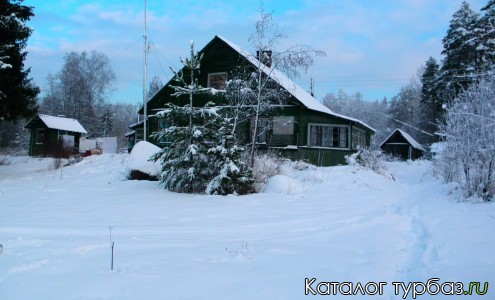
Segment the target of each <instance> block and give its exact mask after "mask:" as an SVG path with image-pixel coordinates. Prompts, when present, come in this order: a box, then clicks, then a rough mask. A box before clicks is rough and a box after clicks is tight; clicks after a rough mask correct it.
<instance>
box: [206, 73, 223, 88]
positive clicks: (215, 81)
mask: <svg viewBox="0 0 495 300" xmlns="http://www.w3.org/2000/svg"><path fill="white" fill-rule="evenodd" d="M226 82H227V73H211V74H208V87H211V88H214V89H217V90H224V89H225V83H226Z"/></svg>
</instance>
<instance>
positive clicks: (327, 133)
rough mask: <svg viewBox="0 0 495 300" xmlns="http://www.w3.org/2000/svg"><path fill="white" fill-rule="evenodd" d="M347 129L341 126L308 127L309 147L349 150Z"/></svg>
mask: <svg viewBox="0 0 495 300" xmlns="http://www.w3.org/2000/svg"><path fill="white" fill-rule="evenodd" d="M348 141H349V127H347V126H341V125H316V124H315V125H311V124H310V125H309V146H313V147H328V148H349V142H348Z"/></svg>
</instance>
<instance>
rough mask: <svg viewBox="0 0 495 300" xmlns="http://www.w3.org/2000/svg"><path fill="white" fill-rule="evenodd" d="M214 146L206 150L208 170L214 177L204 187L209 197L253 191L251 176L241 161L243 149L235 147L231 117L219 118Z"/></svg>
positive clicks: (235, 141) (249, 170)
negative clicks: (219, 125) (213, 171)
mask: <svg viewBox="0 0 495 300" xmlns="http://www.w3.org/2000/svg"><path fill="white" fill-rule="evenodd" d="M220 124H221V127H220V128H219V129H218V130H217V131H216V134H215V137H216V139H215V140H216V146H214V147H211V148H210V149H208V155H209V157H210V161H211V162H210V168H212V169H214V170H215V172H216V173H217V174H218V175H216V176H215V177H214V178H213V179H212V180H211V181H210V182H209V183H208V186H207V187H206V193H207V194H210V195H228V194H247V193H250V192H252V189H253V174H252V171H251V169H250V168H248V166H247V164H246V163H245V162H244V161H243V160H242V157H241V155H242V153H243V152H244V150H245V149H244V148H243V147H240V146H238V145H237V140H236V138H235V134H234V133H235V130H234V128H233V127H234V121H233V118H232V117H221V123H220Z"/></svg>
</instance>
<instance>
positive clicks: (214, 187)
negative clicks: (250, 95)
mask: <svg viewBox="0 0 495 300" xmlns="http://www.w3.org/2000/svg"><path fill="white" fill-rule="evenodd" d="M190 54H191V56H190V58H189V59H181V62H182V64H183V65H184V68H185V69H186V70H188V71H189V74H188V76H189V78H184V74H183V73H182V72H175V71H174V73H175V74H176V76H175V79H176V81H177V82H179V83H180V85H178V86H172V87H173V88H174V89H175V93H174V94H173V95H174V96H176V97H181V96H188V98H189V104H187V105H184V106H182V107H180V106H177V105H174V104H169V108H168V109H166V110H164V111H163V112H161V113H159V114H157V117H160V118H166V119H169V120H173V122H174V126H171V127H169V128H166V129H164V130H162V131H160V132H158V133H157V134H156V135H154V136H152V138H155V139H164V140H166V141H169V142H170V143H171V144H170V146H169V147H166V148H164V149H163V150H162V151H161V152H160V153H158V154H157V155H156V156H155V159H156V160H158V159H160V160H161V163H162V182H163V184H164V186H165V188H167V189H169V190H171V191H175V192H184V193H203V192H205V191H206V192H207V193H208V194H222V195H224V194H229V193H238V194H239V193H245V192H247V191H249V188H248V186H250V184H251V183H252V180H251V179H250V178H251V175H250V171H249V170H248V169H247V168H245V167H244V166H243V164H242V163H241V162H240V153H241V152H242V151H243V150H244V149H243V148H240V147H237V146H236V141H235V138H234V135H233V131H234V130H233V129H232V119H231V118H225V117H222V116H221V115H220V114H219V113H218V110H219V109H218V108H215V107H214V103H212V102H209V103H207V105H206V106H205V107H202V108H195V107H194V105H193V104H194V103H193V96H194V95H195V94H200V93H207V92H210V89H209V88H203V87H202V86H201V85H199V84H198V82H197V81H196V80H195V79H194V75H195V71H196V70H197V69H199V66H200V63H201V55H199V54H198V53H196V52H195V51H194V44H193V43H192V42H191V51H190Z"/></svg>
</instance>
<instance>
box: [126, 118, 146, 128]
mask: <svg viewBox="0 0 495 300" xmlns="http://www.w3.org/2000/svg"><path fill="white" fill-rule="evenodd" d="M143 123H144V121H143V120H141V121H139V122H136V123H133V124H131V125H129V126H128V127H129V128H130V129H134V128H136V127H138V126H139V125H142V124H143Z"/></svg>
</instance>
